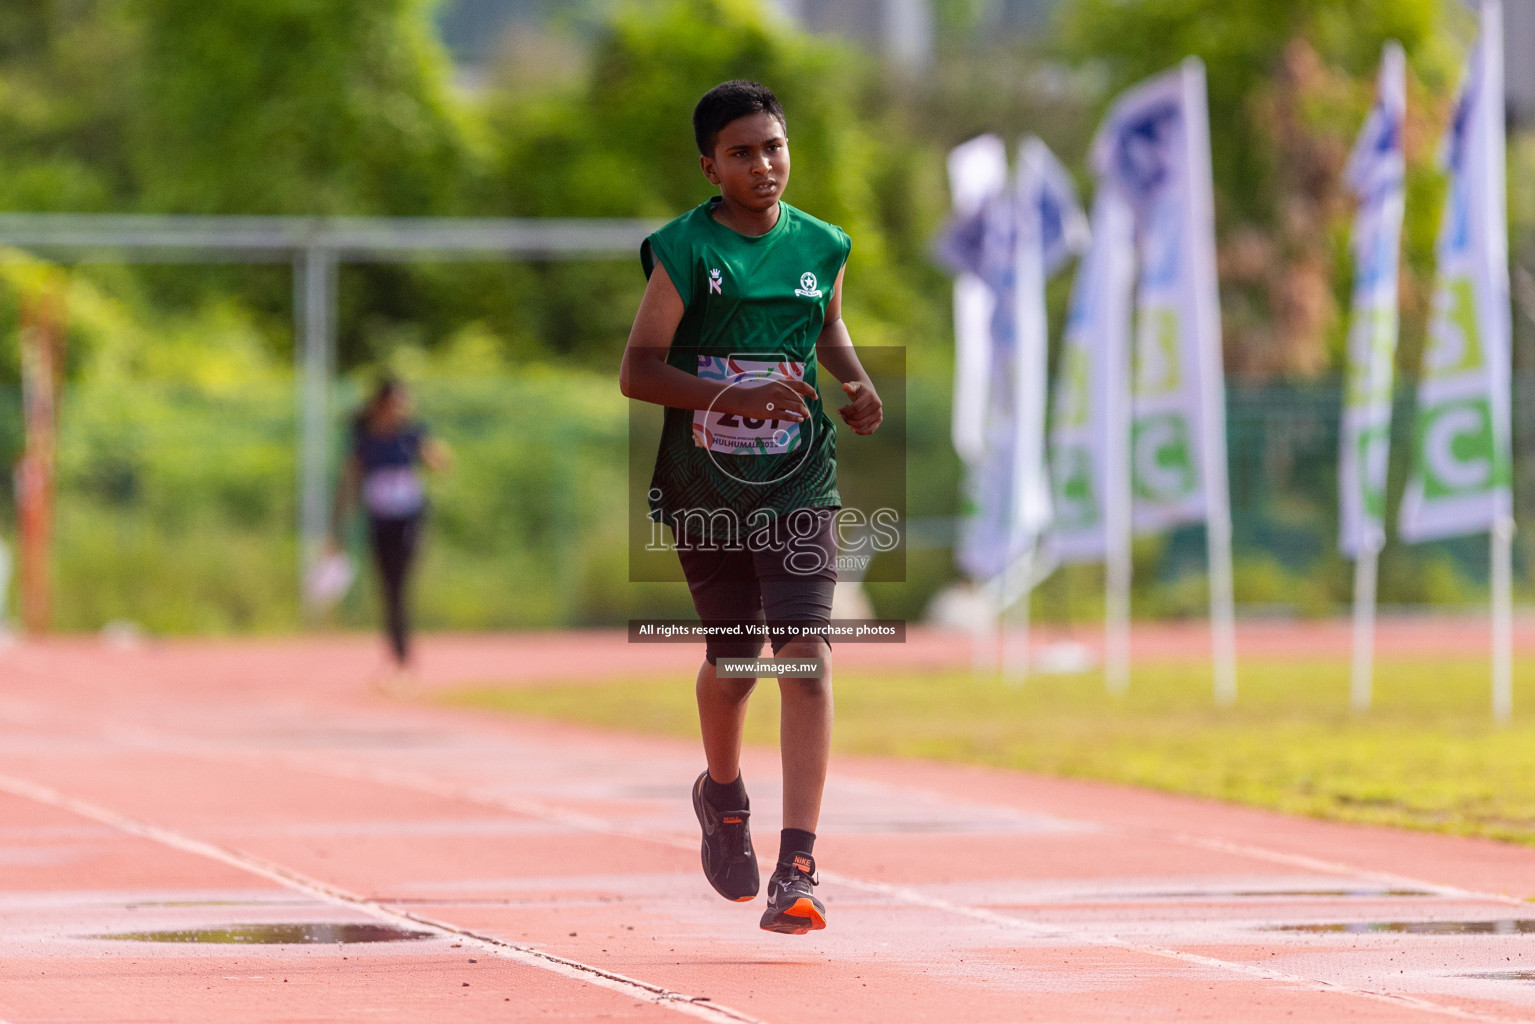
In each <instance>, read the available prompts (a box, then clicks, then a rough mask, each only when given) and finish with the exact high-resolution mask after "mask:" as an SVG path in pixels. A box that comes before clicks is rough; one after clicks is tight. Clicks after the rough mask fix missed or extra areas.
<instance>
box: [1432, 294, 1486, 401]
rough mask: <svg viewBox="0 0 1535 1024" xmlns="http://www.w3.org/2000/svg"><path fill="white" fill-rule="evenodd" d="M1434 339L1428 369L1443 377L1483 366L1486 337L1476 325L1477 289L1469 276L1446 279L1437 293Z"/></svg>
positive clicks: (1457, 374)
mask: <svg viewBox="0 0 1535 1024" xmlns="http://www.w3.org/2000/svg"><path fill="white" fill-rule="evenodd" d="M1434 321H1435V322H1434V326H1433V330H1432V332H1431V333H1432V335H1433V341H1432V342H1431V343H1430V344H1429V347H1428V352H1427V353H1425V354H1424V372H1425V373H1426V374H1427V376H1428V378H1429V379H1430V380H1443V379H1445V378H1446V377H1456V376H1459V375H1460V374H1462V373H1468V372H1470V371H1472V370H1479V369H1481V366H1482V338H1481V335H1480V334H1479V333H1478V332H1477V326H1476V290H1475V289H1474V288H1473V287H1472V285H1471V279H1470V278H1469V277H1456V278H1451V279H1450V280H1448V281H1445V282H1444V284H1443V285H1441V286H1440V289H1439V293H1438V294H1437V295H1435V296H1434Z"/></svg>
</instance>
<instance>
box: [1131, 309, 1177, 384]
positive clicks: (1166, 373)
mask: <svg viewBox="0 0 1535 1024" xmlns="http://www.w3.org/2000/svg"><path fill="white" fill-rule="evenodd" d="M1178 355H1179V352H1178V311H1177V310H1175V309H1166V308H1162V309H1157V308H1152V309H1146V310H1142V312H1141V317H1140V322H1139V323H1138V324H1137V330H1136V335H1135V393H1136V394H1137V395H1140V396H1141V397H1152V396H1155V395H1170V394H1173V393H1174V392H1176V391H1177V390H1178V388H1179V387H1181V386H1182V383H1183V375H1182V373H1181V372H1180V368H1179V366H1178Z"/></svg>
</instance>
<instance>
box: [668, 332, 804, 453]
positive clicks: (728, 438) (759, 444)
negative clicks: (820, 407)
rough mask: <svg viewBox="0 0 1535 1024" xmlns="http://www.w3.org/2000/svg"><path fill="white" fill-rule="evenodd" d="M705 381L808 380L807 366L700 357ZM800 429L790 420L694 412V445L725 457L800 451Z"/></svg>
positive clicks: (699, 372)
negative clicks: (806, 376)
mask: <svg viewBox="0 0 1535 1024" xmlns="http://www.w3.org/2000/svg"><path fill="white" fill-rule="evenodd" d="M698 376H699V379H701V380H720V381H729V382H731V383H738V382H740V381H748V380H804V379H805V364H804V363H796V362H791V361H789V360H787V359H783V360H776V361H775V360H771V359H742V358H740V357H738V356H699V357H698ZM799 428H800V425H799V424H798V423H794V422H791V421H789V420H757V419H751V418H750V417H746V416H736V415H734V414H732V413H727V412H711V411H708V410H705V409H697V410H694V412H693V443H694V444H696V445H698V447H700V448H703V449H706V450H708V451H711V452H719V453H720V454H722V455H783V454H785V453H787V452H792V451H794V450H796V449H797V448H798V447H799V443H800V429H799Z"/></svg>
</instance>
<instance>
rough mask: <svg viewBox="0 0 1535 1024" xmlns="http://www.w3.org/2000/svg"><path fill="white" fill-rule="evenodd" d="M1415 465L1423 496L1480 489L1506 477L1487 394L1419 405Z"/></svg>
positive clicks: (1454, 494)
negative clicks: (1420, 475) (1419, 469)
mask: <svg viewBox="0 0 1535 1024" xmlns="http://www.w3.org/2000/svg"><path fill="white" fill-rule="evenodd" d="M1418 465H1419V466H1420V467H1422V471H1423V496H1424V497H1425V498H1429V499H1433V498H1457V497H1465V496H1467V495H1474V494H1481V493H1484V492H1486V491H1489V490H1491V489H1493V488H1494V487H1499V486H1503V485H1506V484H1507V483H1508V475H1509V474H1508V466H1507V465H1502V464H1500V460H1499V459H1498V458H1497V456H1496V448H1495V446H1494V444H1493V436H1492V408H1491V406H1490V404H1489V403H1488V400H1487V398H1486V397H1485V396H1484V397H1478V398H1462V399H1455V400H1452V401H1447V402H1442V403H1440V404H1439V405H1436V406H1434V407H1432V408H1429V409H1426V410H1424V412H1423V414H1422V415H1421V416H1420V417H1419V418H1418Z"/></svg>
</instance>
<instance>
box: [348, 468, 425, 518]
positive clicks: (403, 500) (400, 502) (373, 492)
mask: <svg viewBox="0 0 1535 1024" xmlns="http://www.w3.org/2000/svg"><path fill="white" fill-rule="evenodd" d="M362 501H363V504H364V505H366V506H367V508H368V511H369V512H370V513H371V514H373V515H374V516H377V517H379V518H381V519H403V518H405V517H406V516H413V515H415V514H416V513H417V512H420V511H421V509H422V507H423V506H424V505H425V504H426V493H425V492H424V491H423V490H422V489H421V478H420V476H418V475H417V474H416V471H415V469H414V468H412V467H410V466H386V467H383V468H380V469H375V470H374V471H373V472H371V473H369V474H368V475H367V476H366V477H365V478H364V479H363V482H362Z"/></svg>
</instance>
